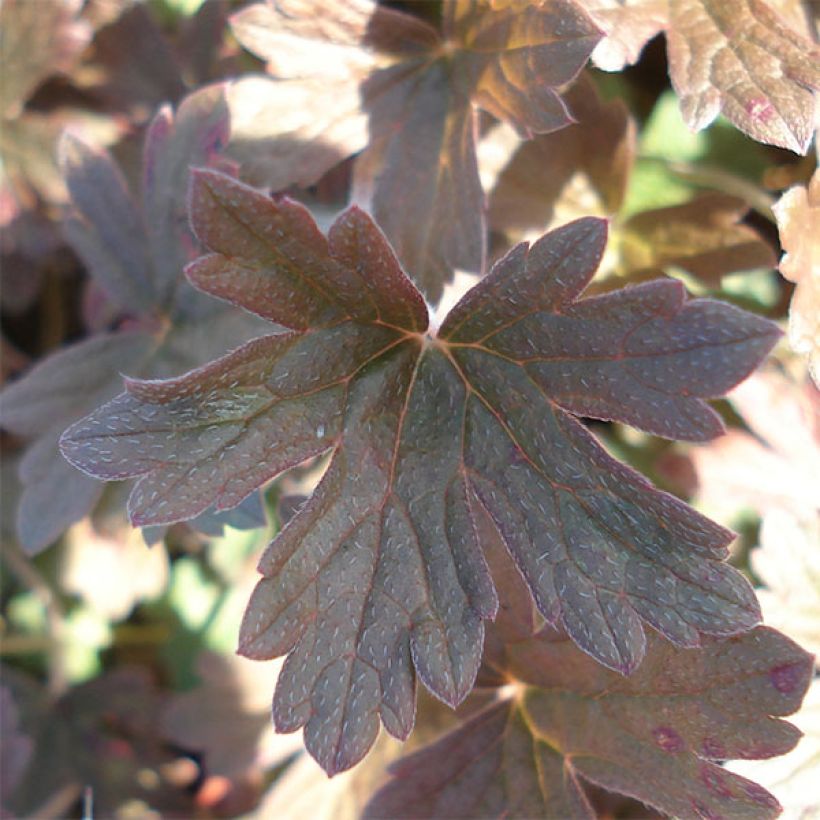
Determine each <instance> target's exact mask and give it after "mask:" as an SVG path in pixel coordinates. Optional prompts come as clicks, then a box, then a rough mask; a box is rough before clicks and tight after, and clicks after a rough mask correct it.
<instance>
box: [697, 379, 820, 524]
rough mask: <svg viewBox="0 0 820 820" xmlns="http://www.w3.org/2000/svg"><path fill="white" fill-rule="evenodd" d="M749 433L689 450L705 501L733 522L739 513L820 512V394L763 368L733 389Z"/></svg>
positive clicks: (701, 498) (735, 433)
mask: <svg viewBox="0 0 820 820" xmlns="http://www.w3.org/2000/svg"><path fill="white" fill-rule="evenodd" d="M730 400H731V402H732V405H733V406H734V408H735V410H736V411H737V412H738V413H739V414H740V416H741V418H742V419H743V421H744V422H745V424H746V425H747V427H748V428H749V432H745V431H743V430H738V429H732V430H730V431H729V433H728V434H727V435H725V436H723V438H720V439H718V440H717V441H714V442H711V443H709V444H708V445H704V446H700V447H693V448H692V449H691V450H690V451H689V455H690V457H691V459H692V461H693V463H694V466H695V470H696V471H697V479H698V493H697V500H698V501H699V506H701V507H703V508H705V509H706V510H707V511H708V513H709V514H710V515H713V516H714V517H715V518H717V519H718V520H719V521H721V522H723V523H725V524H727V525H728V524H730V523H731V522H732V521H733V520H736V518H737V515H738V513H739V512H741V511H743V510H744V509H746V510H752V511H754V512H756V513H758V514H759V515H765V514H767V513H768V512H769V511H771V510H775V509H781V510H786V511H788V512H790V513H792V514H793V515H795V516H797V517H798V518H802V517H804V516H806V515H812V514H815V515H816V514H817V512H818V511H820V482H818V481H817V476H818V475H820V397H818V393H817V389H816V388H815V387H814V385H813V384H811V382H807V383H806V384H804V385H801V384H800V383H798V382H797V381H795V380H794V379H793V378H789V377H787V376H785V375H784V374H781V373H778V372H777V371H775V370H771V369H770V370H764V371H762V372H760V373H756V374H755V375H754V376H753V377H752V378H750V379H749V380H748V381H746V382H744V383H743V384H742V385H740V386H739V387H737V388H736V389H735V390H733V391H732V393H731V394H730Z"/></svg>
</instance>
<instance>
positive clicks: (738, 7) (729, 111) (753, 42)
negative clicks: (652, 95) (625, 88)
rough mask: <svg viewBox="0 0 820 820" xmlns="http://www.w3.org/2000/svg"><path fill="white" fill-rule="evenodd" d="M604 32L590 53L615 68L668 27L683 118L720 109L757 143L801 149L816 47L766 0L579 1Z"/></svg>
mask: <svg viewBox="0 0 820 820" xmlns="http://www.w3.org/2000/svg"><path fill="white" fill-rule="evenodd" d="M579 2H580V3H581V5H583V7H584V8H586V9H587V11H588V12H589V13H590V15H591V16H592V18H593V19H594V20H595V22H596V23H597V24H598V25H599V26H601V28H602V29H603V30H604V32H605V33H606V34H608V35H609V36H608V37H606V38H604V39H603V40H602V41H601V43H600V45H599V46H598V50H597V51H596V52H595V54H594V58H595V59H596V61H597V63H598V65H600V66H601V67H602V68H605V69H607V70H610V71H613V70H618V69H620V68H622V67H623V65H624V64H625V63H627V62H630V63H631V62H635V61H636V59H637V57H638V55H639V54H640V51H641V48H642V47H643V45H644V43H646V41H647V40H648V39H649V38H650V37H652V36H654V35H655V34H657V33H658V32H659V31H661V30H664V31H665V32H666V40H667V49H668V56H669V73H670V76H671V79H672V85H673V86H674V88H675V91H676V92H677V94H678V96H679V97H680V101H681V110H682V112H683V117H684V120H685V121H686V123H687V125H689V127H690V128H692V129H693V130H700V129H701V128H704V127H705V126H707V125H709V123H711V122H712V120H714V119H715V117H716V116H717V115H718V113H721V112H722V113H723V114H725V115H726V116H727V117H728V118H729V119H730V120H731V121H732V122H733V123H734V124H735V125H736V126H737V127H738V128H740V130H741V131H744V132H745V133H746V134H748V135H749V136H751V137H753V138H754V139H756V140H758V141H760V142H766V143H769V144H772V145H779V146H781V147H783V148H789V149H791V150H792V151H795V152H797V153H800V154H804V153H805V152H806V150H807V148H808V146H809V143H810V141H811V138H812V134H813V131H814V108H815V103H814V96H813V94H812V89H817V88H818V87H820V68H818V65H819V64H820V63H818V49H817V46H816V45H815V44H814V43H813V42H812V41H811V40H810V39H808V38H807V37H806V36H805V25H803V26H800V27H799V28H798V29H797V30H794V29H792V28H790V27H789V22H790V21H792V19H793V16H792V15H791V14H789V15H786V16H785V17H781V16H780V15H779V14H778V13H777V11H774V10H773V9H772V8H771V7H770V5H768V4H767V3H766V2H764V0H735V2H731V3H727V2H723V0H666V1H665V2H653V0H579Z"/></svg>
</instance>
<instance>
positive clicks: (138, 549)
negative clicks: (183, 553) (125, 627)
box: [61, 521, 168, 621]
mask: <svg viewBox="0 0 820 820" xmlns="http://www.w3.org/2000/svg"><path fill="white" fill-rule="evenodd" d="M61 583H62V586H63V588H64V589H65V590H66V592H73V593H74V594H76V595H78V596H80V597H81V598H83V600H85V601H86V602H87V603H88V604H89V605H90V606H91V607H92V608H93V609H95V610H97V611H98V612H100V613H101V614H103V615H105V616H106V617H107V618H108V619H109V620H110V621H120V620H122V619H123V618H125V617H126V616H127V615H128V614H129V613H130V612H131V610H132V609H133V607H134V606H135V605H136V604H138V603H140V602H141V601H145V600H151V599H153V598H156V597H158V596H159V595H161V594H162V592H163V591H164V589H165V587H166V586H167V584H168V555H167V553H166V551H165V547H164V545H162V544H158V545H157V546H156V547H154V548H153V549H150V550H147V549H146V548H145V543H144V542H143V540H142V538H141V537H140V534H139V532H138V531H137V530H134V529H132V528H131V527H127V525H126V526H125V527H124V528H123V529H122V530H121V531H120V532H118V533H114V534H102V533H98V532H96V531H95V530H94V528H93V527H92V526H91V524H90V523H89V522H88V521H81V522H79V523H77V524H75V525H74V526H73V527H71V529H69V530H68V533H67V534H66V550H65V554H64V556H63V567H62V571H61Z"/></svg>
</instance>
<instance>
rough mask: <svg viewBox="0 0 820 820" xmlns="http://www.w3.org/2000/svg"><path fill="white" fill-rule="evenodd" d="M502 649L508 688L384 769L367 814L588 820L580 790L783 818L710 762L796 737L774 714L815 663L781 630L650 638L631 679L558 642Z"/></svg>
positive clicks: (802, 686)
mask: <svg viewBox="0 0 820 820" xmlns="http://www.w3.org/2000/svg"><path fill="white" fill-rule="evenodd" d="M510 651H511V653H512V655H513V666H512V669H511V670H510V673H511V674H512V675H513V676H514V677H516V678H518V679H519V680H520V681H521V683H520V684H518V685H517V687H516V689H515V690H514V691H513V692H512V694H511V695H510V696H508V697H505V698H502V699H501V700H500V701H499V702H498V703H496V704H495V705H493V706H490V707H489V708H488V709H486V710H485V711H483V712H481V713H480V714H479V715H477V716H475V717H474V718H472V719H471V720H469V721H468V722H467V723H465V724H464V725H463V726H461V727H459V728H458V729H456V730H455V731H453V732H451V733H450V734H449V735H447V736H445V737H444V738H442V739H441V740H440V741H438V742H436V743H434V744H432V745H431V746H428V747H427V748H425V749H422V750H421V751H419V752H416V753H415V754H413V755H411V756H409V757H407V758H405V759H404V760H401V761H399V762H398V763H396V764H394V765H393V766H392V767H391V768H392V772H393V775H394V778H395V779H394V780H393V781H392V782H391V783H389V784H388V785H387V786H385V787H384V788H382V790H381V791H380V792H379V793H377V794H376V795H375V797H374V798H373V800H372V801H371V802H370V804H369V806H368V807H367V809H366V811H365V816H366V817H369V818H410V817H413V818H425V817H429V818H435V817H453V818H455V817H459V818H468V817H476V818H478V817H590V818H592V817H595V812H593V810H592V807H591V805H590V802H589V799H588V795H587V785H586V784H596V785H598V786H603V787H604V788H605V789H607V790H610V791H614V792H619V793H621V794H626V795H630V796H632V797H635V798H637V799H638V800H640V801H642V802H643V803H645V804H647V805H650V806H653V807H655V808H657V809H659V810H661V811H663V812H665V813H668V814H669V815H671V816H676V817H703V818H707V817H708V818H712V817H744V818H773V817H776V816H777V814H778V813H779V810H780V807H779V805H778V802H777V800H776V799H775V798H774V796H773V795H771V794H769V792H767V791H766V790H765V789H764V788H763V787H762V786H759V785H757V784H756V783H753V782H751V781H750V780H746V779H745V778H743V777H740V776H738V775H736V774H733V773H732V772H729V771H727V770H726V769H724V768H722V767H721V766H720V765H719V761H721V760H725V759H730V758H745V759H759V758H766V757H773V756H775V755H779V754H784V753H785V752H786V751H788V750H789V749H791V748H792V747H793V746H794V745H795V744H796V743H797V740H798V739H799V737H800V733H799V732H798V731H797V729H796V728H795V727H794V726H792V725H791V724H789V723H786V722H784V721H782V720H778V717H780V716H784V715H789V714H791V713H793V712H794V711H796V710H797V708H798V706H799V704H800V700H801V698H802V696H803V693H804V692H805V691H806V688H807V687H808V684H809V681H810V679H811V672H812V660H811V656H810V655H808V654H807V653H806V652H804V651H803V650H802V649H800V648H799V647H798V646H797V645H796V644H795V643H793V642H792V641H790V640H789V639H788V638H786V637H785V636H784V635H781V634H780V633H778V632H775V631H774V630H772V629H767V628H765V627H759V628H758V629H756V630H754V631H753V632H750V633H748V634H746V635H743V636H740V637H737V638H731V639H729V640H727V641H724V642H721V643H719V642H709V643H708V644H706V645H705V646H704V647H703V648H701V649H699V650H696V651H691V650H685V649H675V648H674V647H672V646H670V645H669V644H667V643H665V642H664V641H661V640H660V639H658V638H657V637H654V636H653V638H652V639H651V640H650V641H649V646H648V650H647V657H646V659H645V661H644V663H643V665H642V666H641V668H640V669H639V670H638V671H637V672H636V673H635V674H634V675H632V676H631V677H629V678H622V677H620V676H618V675H615V674H613V673H612V672H608V671H607V670H605V669H603V668H602V667H600V666H599V665H597V664H595V663H594V662H593V661H592V660H591V659H589V658H587V657H585V656H583V655H582V654H581V653H579V652H578V650H577V649H576V648H575V647H574V646H573V645H572V644H571V643H570V642H569V641H566V640H563V641H562V640H558V641H556V640H544V639H539V638H533V639H530V640H529V641H525V642H523V643H520V644H517V645H512V646H511V647H510ZM529 684H531V685H529Z"/></svg>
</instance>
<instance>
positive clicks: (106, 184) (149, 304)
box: [0, 85, 253, 552]
mask: <svg viewBox="0 0 820 820" xmlns="http://www.w3.org/2000/svg"><path fill="white" fill-rule="evenodd" d="M227 128H228V122H227V108H226V106H225V103H224V96H223V89H222V87H221V86H218V85H216V86H207V87H205V88H202V89H200V90H199V91H198V92H196V93H194V94H192V95H190V96H189V97H187V98H186V99H185V101H184V102H183V103H182V104H181V105H180V106H179V108H178V109H177V111H176V113H175V114H173V115H172V114H171V112H170V110H169V109H167V108H163V109H161V110H160V112H158V114H157V116H156V117H155V119H154V122H153V124H152V125H151V127H150V128H149V131H148V137H147V139H146V146H145V152H144V163H143V171H144V174H143V176H144V179H143V190H142V202H137V201H136V199H135V197H134V196H133V195H132V194H131V192H130V191H129V190H128V187H127V186H126V183H125V180H124V178H123V175H122V173H121V172H120V170H119V168H118V167H117V166H116V165H115V164H114V162H113V160H112V159H111V157H110V156H109V155H108V153H107V152H106V151H104V150H101V149H97V148H94V147H92V146H90V145H88V144H86V143H85V142H84V141H83V140H82V139H80V138H79V137H78V136H76V135H74V134H65V135H64V136H63V139H62V142H61V164H62V168H63V173H64V175H65V180H66V184H67V187H68V189H69V193H70V197H71V203H70V206H69V209H68V212H67V214H66V218H65V223H64V231H65V235H66V237H67V239H68V241H69V242H70V244H71V245H72V246H73V248H74V250H75V251H76V252H77V253H78V255H79V256H80V257H81V259H82V260H83V262H84V263H85V265H86V267H87V269H88V271H89V273H90V275H91V276H92V278H93V280H94V283H95V285H99V286H100V287H101V288H102V289H103V290H104V291H105V293H106V295H107V296H108V297H109V299H110V301H111V309H112V318H114V317H120V318H125V317H127V320H128V321H126V322H125V323H124V325H123V327H122V328H121V329H120V330H119V331H117V332H109V333H104V334H100V335H99V336H95V337H92V338H90V339H87V340H84V341H82V342H79V343H77V344H74V345H72V346H69V347H67V348H65V349H63V350H60V351H57V352H55V353H54V354H53V355H52V356H50V357H48V358H46V359H45V360H43V362H41V363H40V364H39V365H38V366H37V367H35V368H34V369H33V370H32V371H31V372H30V373H29V374H27V375H26V376H24V377H23V378H21V379H20V380H18V381H16V382H14V383H13V384H11V385H10V386H8V388H7V389H6V390H4V391H3V394H2V400H1V402H0V403H1V404H2V414H3V418H2V424H3V427H4V428H5V429H7V430H10V431H12V432H14V433H16V434H18V435H21V436H24V437H26V438H30V439H33V441H32V443H31V446H30V448H29V450H28V451H27V453H26V455H25V456H24V458H23V460H22V462H21V465H20V470H21V477H22V480H23V483H24V492H23V494H22V497H21V500H20V505H19V509H18V535H19V537H20V540H21V543H22V544H23V545H24V547H25V549H27V550H28V551H30V552H38V551H40V550H42V549H44V548H45V547H47V546H48V545H49V544H51V543H52V542H53V541H54V540H55V539H56V538H58V537H59V535H60V534H61V533H62V532H63V531H65V530H66V529H67V528H68V527H69V526H70V525H71V524H72V523H74V522H75V521H77V520H78V519H79V518H81V517H82V516H83V515H85V514H86V513H88V512H89V511H90V510H91V508H92V507H93V506H94V504H95V503H96V502H97V500H98V499H99V496H100V493H101V491H102V488H101V486H100V485H99V484H98V482H97V481H95V480H92V479H91V478H89V477H88V476H86V475H83V474H81V473H79V472H77V471H76V470H70V471H67V470H66V469H65V461H64V459H62V458H61V456H60V453H59V450H58V448H57V446H56V443H57V438H58V437H59V434H60V432H61V431H62V430H63V429H65V427H66V425H68V424H70V423H71V422H72V421H75V420H76V419H78V418H80V417H81V416H83V415H85V414H86V413H88V412H90V411H91V410H92V409H93V408H94V407H96V406H98V405H99V404H100V402H102V401H107V400H108V399H110V398H112V397H113V396H115V395H116V393H117V390H118V388H119V386H120V385H121V383H122V382H121V375H122V374H123V373H126V374H139V375H142V376H147V377H152V378H162V377H167V376H169V375H172V374H175V373H178V372H180V371H181V370H186V369H188V368H190V367H191V366H192V365H196V364H199V363H201V362H203V361H207V360H208V359H210V358H213V357H214V356H216V355H219V354H220V353H222V352H223V351H224V350H226V349H229V348H231V347H234V346H236V345H237V344H239V343H240V342H241V341H243V340H244V339H246V338H247V336H248V334H249V333H253V330H252V326H253V321H252V320H251V317H249V316H248V315H247V314H245V313H244V312H240V311H236V310H232V309H227V310H226V309H225V308H224V307H223V306H220V305H219V304H218V303H216V302H214V300H212V299H209V298H207V297H206V296H204V295H203V294H201V293H198V292H197V291H196V290H195V289H194V288H193V287H191V285H190V284H189V283H188V282H187V280H185V278H184V276H183V275H182V268H183V265H184V264H185V262H187V261H189V260H190V258H191V257H192V255H195V254H196V253H197V249H196V248H197V246H196V239H195V237H194V236H193V234H192V232H191V229H190V226H189V225H188V219H187V212H186V194H187V187H186V186H187V174H188V168H189V166H190V165H191V164H196V165H205V164H211V165H217V166H221V165H222V164H223V160H222V159H221V158H220V156H219V151H220V149H221V147H222V146H223V145H224V143H225V142H226V140H227Z"/></svg>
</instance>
